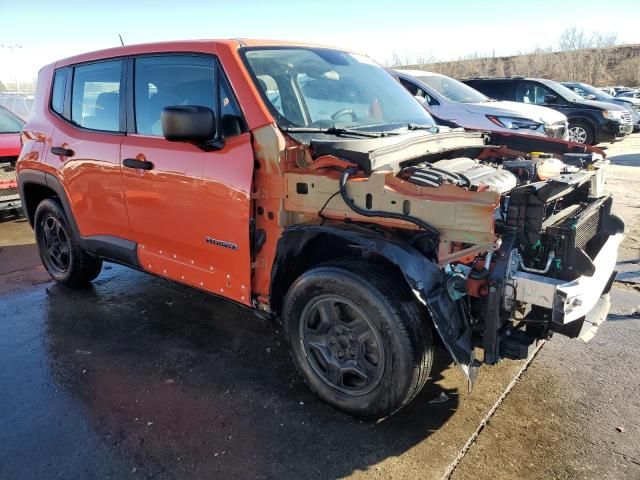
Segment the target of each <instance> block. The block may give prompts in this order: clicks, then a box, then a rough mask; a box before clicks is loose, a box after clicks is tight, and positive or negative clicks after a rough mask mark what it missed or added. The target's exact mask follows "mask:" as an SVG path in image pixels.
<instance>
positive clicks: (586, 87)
mask: <svg viewBox="0 0 640 480" xmlns="http://www.w3.org/2000/svg"><path fill="white" fill-rule="evenodd" d="M578 86H579V87H580V88H582V89H583V90H584V91H585V92H587V95H595V96H596V98H597V99H598V100H612V99H614V98H615V97H614V96H613V95H609V94H608V93H607V92H603V91H602V90H600V89H597V88H595V87H592V86H591V85H587V84H586V83H578Z"/></svg>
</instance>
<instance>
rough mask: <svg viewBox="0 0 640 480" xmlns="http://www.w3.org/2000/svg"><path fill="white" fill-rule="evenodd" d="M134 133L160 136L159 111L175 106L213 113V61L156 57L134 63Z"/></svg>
mask: <svg viewBox="0 0 640 480" xmlns="http://www.w3.org/2000/svg"><path fill="white" fill-rule="evenodd" d="M134 78H135V89H134V92H135V100H134V101H135V112H136V132H138V133H140V134H143V135H155V136H162V123H161V120H160V116H161V114H162V109H163V108H165V107H168V106H175V105H194V106H196V105H197V106H200V107H208V108H210V109H211V110H213V111H214V112H215V111H216V87H215V63H214V59H213V57H204V56H195V55H158V56H153V57H141V58H137V59H136V60H135V77H134Z"/></svg>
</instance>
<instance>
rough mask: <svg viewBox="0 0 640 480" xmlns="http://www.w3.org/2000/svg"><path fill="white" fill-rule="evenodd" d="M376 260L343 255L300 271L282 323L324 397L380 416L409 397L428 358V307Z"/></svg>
mask: <svg viewBox="0 0 640 480" xmlns="http://www.w3.org/2000/svg"><path fill="white" fill-rule="evenodd" d="M395 280H396V276H395V275H393V272H388V271H387V270H384V269H383V267H381V266H380V265H376V264H367V263H365V262H362V261H354V260H349V259H348V260H344V261H342V262H339V263H337V262H336V263H329V264H325V265H321V266H319V267H317V268H314V269H312V270H310V271H308V272H306V273H304V274H303V275H302V276H301V277H300V278H298V280H296V281H295V282H294V284H293V285H292V287H291V289H290V290H289V292H288V293H287V296H286V298H285V302H284V308H283V315H282V321H283V327H284V332H285V336H286V338H287V342H288V344H289V349H290V353H291V356H292V358H293V361H294V363H295V365H296V367H297V369H298V371H299V372H300V374H301V376H302V377H303V379H304V380H305V382H306V383H307V384H308V385H309V387H310V388H311V390H312V391H313V392H314V393H315V394H316V395H318V396H319V397H320V398H321V399H322V400H324V401H325V402H327V403H329V404H330V405H332V406H333V407H335V408H337V409H339V410H342V411H344V412H346V413H349V414H352V415H356V416H360V417H367V418H380V417H385V416H387V415H390V414H392V413H394V412H395V411H397V410H398V409H400V408H401V407H403V406H404V405H406V404H408V403H409V402H410V401H411V400H412V399H413V398H414V397H415V396H416V395H417V394H418V393H419V392H420V390H421V389H422V387H423V386H424V384H425V382H426V380H427V378H428V375H429V372H430V370H431V364H432V360H433V340H432V335H431V328H430V324H429V321H428V317H427V312H426V310H424V309H423V308H421V307H420V306H419V305H418V304H416V302H415V301H414V300H413V299H412V298H411V297H410V294H409V293H408V292H407V291H405V289H402V288H401V286H403V285H404V280H403V279H401V278H398V279H397V282H396V281H395Z"/></svg>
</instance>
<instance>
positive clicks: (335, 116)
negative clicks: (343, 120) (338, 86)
mask: <svg viewBox="0 0 640 480" xmlns="http://www.w3.org/2000/svg"><path fill="white" fill-rule="evenodd" d="M344 115H351V121H352V122H355V121H356V120H358V116H357V115H356V113H355V112H354V111H353V110H352V109H351V108H341V109H340V110H338V111H337V112H335V113H334V114H333V115H331V120H337V119H338V118H340V117H342V116H344Z"/></svg>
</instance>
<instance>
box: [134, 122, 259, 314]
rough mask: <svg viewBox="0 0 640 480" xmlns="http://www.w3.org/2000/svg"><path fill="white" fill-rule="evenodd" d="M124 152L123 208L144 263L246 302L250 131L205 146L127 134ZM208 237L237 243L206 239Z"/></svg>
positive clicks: (251, 156) (251, 154)
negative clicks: (134, 164)
mask: <svg viewBox="0 0 640 480" xmlns="http://www.w3.org/2000/svg"><path fill="white" fill-rule="evenodd" d="M122 158H123V159H125V158H137V159H139V160H147V161H150V162H152V163H153V164H154V168H153V170H150V171H145V170H138V169H130V168H123V169H122V179H123V186H124V193H125V201H126V210H127V212H128V214H129V220H130V222H131V229H132V232H133V236H132V237H131V238H132V239H133V240H135V241H136V242H138V256H139V258H140V262H141V265H142V268H144V269H145V270H149V271H150V272H152V273H155V274H158V275H162V276H165V277H168V278H171V279H172V280H176V281H179V282H182V283H187V284H190V285H193V286H195V287H198V288H201V289H204V290H207V291H210V292H213V293H217V294H221V295H224V296H226V297H229V298H232V299H233V300H236V301H238V302H241V303H245V304H249V303H250V281H251V271H250V247H249V206H250V203H249V202H250V199H249V197H250V188H251V181H252V175H253V151H252V149H251V143H250V135H249V134H248V133H245V134H242V135H239V136H237V137H234V138H231V139H230V140H229V141H227V143H226V145H225V147H224V148H223V149H222V150H217V151H213V152H203V151H202V150H200V149H199V148H198V147H195V146H193V145H189V144H185V143H173V142H168V141H167V140H165V139H164V138H161V137H148V136H139V135H130V136H127V137H126V139H125V140H124V141H123V144H122ZM207 238H211V239H214V240H219V241H223V242H227V243H228V244H233V245H234V246H235V247H236V248H228V247H223V246H220V245H218V244H215V243H207V241H206V239H207Z"/></svg>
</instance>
